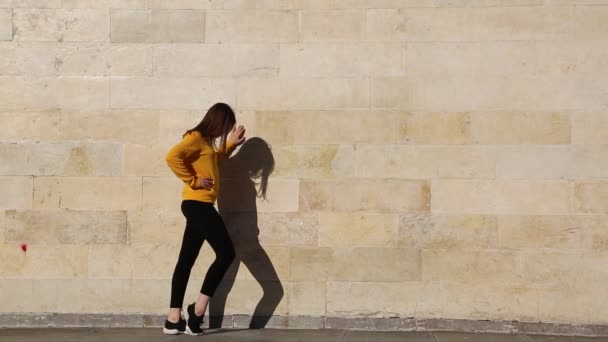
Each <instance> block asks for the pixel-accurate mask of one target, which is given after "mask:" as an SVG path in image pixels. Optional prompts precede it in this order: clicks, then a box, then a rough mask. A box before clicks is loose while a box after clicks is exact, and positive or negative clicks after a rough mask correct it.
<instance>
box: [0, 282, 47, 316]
mask: <svg viewBox="0 0 608 342" xmlns="http://www.w3.org/2000/svg"><path fill="white" fill-rule="evenodd" d="M33 282H34V281H33V280H31V279H1V280H0V290H1V291H2V300H3V301H4V303H3V305H2V312H28V311H30V312H31V306H30V305H33V304H34V300H33V296H32V286H33V285H32V283H33ZM40 297H42V298H40ZM49 297H50V296H39V298H38V302H39V303H40V304H39V305H40V306H39V307H40V308H41V309H42V310H44V308H45V309H47V310H48V311H52V309H54V305H53V304H51V300H49Z"/></svg>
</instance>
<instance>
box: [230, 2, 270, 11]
mask: <svg viewBox="0 0 608 342" xmlns="http://www.w3.org/2000/svg"><path fill="white" fill-rule="evenodd" d="M280 7H281V0H224V4H223V7H222V8H223V9H248V10H255V9H257V10H271V9H279V8H280Z"/></svg>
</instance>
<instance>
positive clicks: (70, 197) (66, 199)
mask: <svg viewBox="0 0 608 342" xmlns="http://www.w3.org/2000/svg"><path fill="white" fill-rule="evenodd" d="M141 195H142V181H141V178H119V177H36V178H35V179H34V208H35V209H58V208H61V209H76V210H78V209H91V210H137V209H140V208H141Z"/></svg>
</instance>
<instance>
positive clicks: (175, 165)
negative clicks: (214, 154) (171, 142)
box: [165, 132, 201, 189]
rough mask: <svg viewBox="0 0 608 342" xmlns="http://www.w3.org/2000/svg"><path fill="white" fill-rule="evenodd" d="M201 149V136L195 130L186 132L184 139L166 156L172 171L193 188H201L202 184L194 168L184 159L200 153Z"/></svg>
mask: <svg viewBox="0 0 608 342" xmlns="http://www.w3.org/2000/svg"><path fill="white" fill-rule="evenodd" d="M200 151H201V137H200V135H199V134H198V133H194V132H193V133H190V134H186V136H185V137H184V138H183V139H182V141H180V142H179V143H178V144H177V145H175V146H173V148H171V150H169V153H167V156H166V157H165V161H166V162H167V165H168V166H169V168H170V169H171V171H173V173H174V174H175V175H176V176H177V177H178V178H179V179H181V180H182V181H183V182H184V183H186V184H188V186H190V187H191V188H192V189H200V187H201V185H200V184H199V179H198V178H197V177H196V174H193V173H192V168H188V166H187V165H186V163H185V162H184V160H186V159H187V158H188V157H190V156H192V155H194V154H195V153H200Z"/></svg>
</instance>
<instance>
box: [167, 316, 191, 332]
mask: <svg viewBox="0 0 608 342" xmlns="http://www.w3.org/2000/svg"><path fill="white" fill-rule="evenodd" d="M185 332H186V320H185V319H183V318H181V317H180V318H179V321H177V323H173V322H169V320H165V327H164V328H163V334H165V335H179V334H183V333H185Z"/></svg>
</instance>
